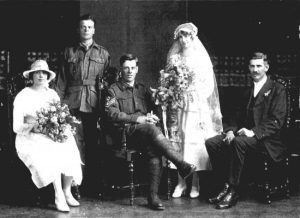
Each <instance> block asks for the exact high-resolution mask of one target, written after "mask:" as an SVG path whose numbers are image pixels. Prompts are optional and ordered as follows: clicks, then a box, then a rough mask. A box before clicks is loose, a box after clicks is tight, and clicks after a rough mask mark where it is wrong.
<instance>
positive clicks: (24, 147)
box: [13, 60, 82, 212]
mask: <svg viewBox="0 0 300 218" xmlns="http://www.w3.org/2000/svg"><path fill="white" fill-rule="evenodd" d="M23 76H24V77H25V78H29V79H30V80H32V81H33V85H32V86H30V87H26V88H24V89H23V90H21V91H20V92H19V93H18V95H17V96H16V98H15V100H14V112H13V129H14V132H15V133H16V134H17V136H16V143H15V145H16V150H17V153H18V156H19V158H20V159H21V160H22V161H23V162H24V164H25V165H26V166H27V168H28V169H29V170H30V172H31V178H32V181H33V183H34V184H35V185H36V186H37V188H42V187H45V186H47V185H49V184H50V183H52V184H53V186H54V191H55V206H56V208H57V210H59V211H62V212H69V211H70V208H69V206H79V202H78V201H77V200H75V199H74V197H73V196H72V194H71V183H72V181H73V180H74V181H75V182H76V184H80V183H81V180H82V172H81V164H82V162H81V159H80V156H79V151H78V148H77V145H76V142H75V139H74V137H73V135H72V133H71V131H68V132H67V133H66V134H67V135H68V138H67V140H66V141H65V142H63V143H60V142H55V141H53V140H52V139H50V138H49V137H48V136H46V135H44V134H41V133H38V131H37V118H36V112H37V111H40V109H41V108H47V107H48V106H49V103H51V102H53V101H59V97H58V95H57V93H56V92H55V91H54V90H53V89H50V88H49V87H48V84H49V82H50V81H51V80H52V79H54V78H55V73H54V72H53V71H51V70H49V68H48V65H47V63H46V61H44V60H37V61H35V62H34V63H33V64H32V65H31V69H30V70H28V71H25V72H24V73H23Z"/></svg>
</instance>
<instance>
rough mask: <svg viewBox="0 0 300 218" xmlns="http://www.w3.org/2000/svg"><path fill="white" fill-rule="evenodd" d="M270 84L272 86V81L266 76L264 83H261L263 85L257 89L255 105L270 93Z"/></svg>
mask: <svg viewBox="0 0 300 218" xmlns="http://www.w3.org/2000/svg"><path fill="white" fill-rule="evenodd" d="M272 86H273V82H272V80H271V79H270V78H269V77H268V79H267V81H266V83H265V84H264V85H263V87H262V88H261V89H260V90H259V92H258V94H257V99H256V101H255V106H256V105H259V104H260V103H261V102H262V101H263V100H264V98H265V97H267V96H268V95H269V94H270V92H271V88H272Z"/></svg>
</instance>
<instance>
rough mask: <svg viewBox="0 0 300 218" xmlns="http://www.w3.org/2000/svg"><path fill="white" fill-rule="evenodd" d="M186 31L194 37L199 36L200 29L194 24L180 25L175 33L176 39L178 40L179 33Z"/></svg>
mask: <svg viewBox="0 0 300 218" xmlns="http://www.w3.org/2000/svg"><path fill="white" fill-rule="evenodd" d="M181 31H184V32H187V33H190V34H191V35H193V36H196V35H197V34H198V28H197V27H196V26H195V25H194V24H193V23H184V24H181V25H179V26H178V27H177V28H176V29H175V31H174V39H177V37H178V34H179V32H181Z"/></svg>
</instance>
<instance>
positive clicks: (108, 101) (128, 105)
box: [105, 54, 195, 210]
mask: <svg viewBox="0 0 300 218" xmlns="http://www.w3.org/2000/svg"><path fill="white" fill-rule="evenodd" d="M120 67H121V78H120V80H119V81H118V82H116V83H114V84H112V85H111V86H110V88H109V89H108V94H107V96H106V98H105V119H106V123H107V124H108V125H107V126H110V127H111V128H112V129H111V130H112V131H117V129H113V128H115V127H114V126H115V125H114V124H116V123H122V122H126V123H130V125H129V126H128V127H127V129H126V134H127V140H128V142H130V143H129V144H133V146H135V147H134V148H135V149H137V150H139V151H142V152H143V153H144V154H145V156H146V157H147V159H148V166H149V169H148V172H149V180H150V181H149V183H150V185H149V193H148V205H149V207H150V208H151V209H154V210H164V208H165V207H164V206H163V204H162V202H161V201H160V199H159V197H158V188H159V184H160V179H161V175H162V156H165V157H166V158H168V159H169V160H170V161H171V162H173V163H174V164H175V166H176V167H177V168H178V171H179V173H180V175H181V176H182V177H183V178H187V177H188V176H190V175H191V174H192V173H193V172H194V171H195V166H194V165H191V164H188V163H186V162H185V161H183V159H182V155H180V154H179V153H178V152H176V151H175V150H174V148H173V147H172V145H171V143H170V141H169V140H168V139H167V138H166V137H165V136H164V135H163V134H162V132H161V131H160V129H159V128H158V127H157V126H156V124H157V123H158V122H159V118H158V117H157V116H156V115H155V114H153V113H150V111H151V110H154V109H155V105H154V102H153V101H152V99H151V93H150V90H149V89H147V88H146V87H145V86H144V85H142V84H140V83H136V82H135V77H136V75H137V73H138V58H137V57H135V56H133V55H132V54H125V55H123V56H121V58H120Z"/></svg>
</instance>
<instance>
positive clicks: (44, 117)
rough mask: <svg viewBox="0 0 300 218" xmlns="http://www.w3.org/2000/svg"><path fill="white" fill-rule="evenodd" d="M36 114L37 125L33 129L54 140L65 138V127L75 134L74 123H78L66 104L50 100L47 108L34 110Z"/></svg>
mask: <svg viewBox="0 0 300 218" xmlns="http://www.w3.org/2000/svg"><path fill="white" fill-rule="evenodd" d="M36 115H37V122H38V126H37V128H36V129H35V131H36V132H40V133H42V134H45V135H46V136H48V137H49V138H51V139H52V140H53V141H55V142H64V141H65V140H67V138H68V136H67V134H66V130H67V129H69V130H70V131H71V132H72V133H73V134H75V133H76V127H75V126H74V124H78V123H80V121H79V120H77V119H76V118H75V117H74V116H72V115H71V114H70V111H69V108H68V106H67V105H66V104H62V103H60V102H59V101H53V102H51V103H50V104H49V107H48V108H42V109H41V110H40V111H37V112H36Z"/></svg>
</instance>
